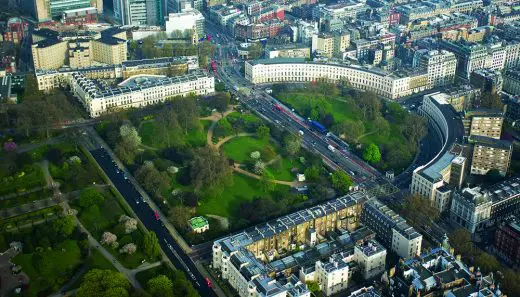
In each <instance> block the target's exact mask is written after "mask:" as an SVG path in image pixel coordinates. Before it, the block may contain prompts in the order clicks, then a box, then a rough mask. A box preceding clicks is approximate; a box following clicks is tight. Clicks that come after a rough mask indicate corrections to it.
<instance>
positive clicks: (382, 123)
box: [373, 115, 390, 135]
mask: <svg viewBox="0 0 520 297" xmlns="http://www.w3.org/2000/svg"><path fill="white" fill-rule="evenodd" d="M373 123H374V127H375V128H376V130H377V133H378V134H381V135H388V132H390V124H389V123H388V121H387V120H386V119H385V118H384V117H382V116H380V115H378V116H376V117H375V118H374V120H373Z"/></svg>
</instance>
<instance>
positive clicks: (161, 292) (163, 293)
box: [147, 274, 174, 297]
mask: <svg viewBox="0 0 520 297" xmlns="http://www.w3.org/2000/svg"><path fill="white" fill-rule="evenodd" d="M147 286H148V293H150V295H152V297H173V296H174V294H173V282H172V281H171V280H170V279H169V278H168V277H167V276H166V275H162V274H161V275H158V276H156V277H154V278H152V279H150V280H149V281H148V283H147Z"/></svg>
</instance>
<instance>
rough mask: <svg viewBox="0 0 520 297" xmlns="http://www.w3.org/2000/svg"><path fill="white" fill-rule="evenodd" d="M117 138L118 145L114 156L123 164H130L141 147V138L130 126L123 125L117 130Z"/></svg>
mask: <svg viewBox="0 0 520 297" xmlns="http://www.w3.org/2000/svg"><path fill="white" fill-rule="evenodd" d="M119 136H120V137H119V143H118V144H117V145H116V148H115V151H116V154H117V155H118V156H119V158H121V160H123V162H125V163H128V164H132V163H133V162H134V157H135V154H136V152H137V150H138V149H139V146H140V145H141V136H139V133H138V132H137V130H136V129H135V127H133V126H132V125H130V124H124V125H122V126H121V127H120V128H119Z"/></svg>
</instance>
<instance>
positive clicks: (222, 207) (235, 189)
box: [197, 174, 265, 217]
mask: <svg viewBox="0 0 520 297" xmlns="http://www.w3.org/2000/svg"><path fill="white" fill-rule="evenodd" d="M264 195H265V193H264V192H262V190H261V187H260V181H258V180H256V179H253V178H250V177H247V176H243V175H240V174H234V175H233V186H231V187H229V188H226V190H225V191H224V193H223V194H222V196H221V197H220V198H218V199H212V200H209V201H202V202H201V205H200V206H199V207H198V208H197V212H198V213H199V214H201V215H203V214H214V215H218V216H223V217H237V214H236V212H237V207H238V205H239V204H240V202H241V201H244V200H251V199H253V197H257V196H264Z"/></svg>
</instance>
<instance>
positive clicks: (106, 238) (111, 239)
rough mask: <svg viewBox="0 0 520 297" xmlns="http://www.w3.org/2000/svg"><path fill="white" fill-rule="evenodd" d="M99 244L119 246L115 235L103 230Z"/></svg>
mask: <svg viewBox="0 0 520 297" xmlns="http://www.w3.org/2000/svg"><path fill="white" fill-rule="evenodd" d="M101 244H105V245H111V246H112V247H114V248H117V247H118V246H119V243H118V242H117V235H115V234H114V233H110V232H104V233H103V235H102V236H101Z"/></svg>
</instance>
